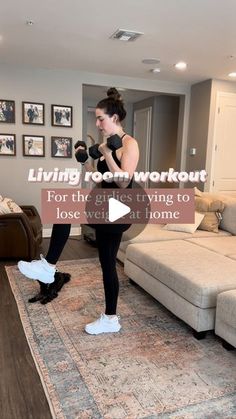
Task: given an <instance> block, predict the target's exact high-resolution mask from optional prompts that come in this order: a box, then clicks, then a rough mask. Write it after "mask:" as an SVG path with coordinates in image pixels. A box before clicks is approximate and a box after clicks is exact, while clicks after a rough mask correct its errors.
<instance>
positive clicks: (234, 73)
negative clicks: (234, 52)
mask: <svg viewBox="0 0 236 419" xmlns="http://www.w3.org/2000/svg"><path fill="white" fill-rule="evenodd" d="M228 76H229V77H236V71H233V72H232V73H229V74H228Z"/></svg>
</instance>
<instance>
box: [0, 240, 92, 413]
mask: <svg viewBox="0 0 236 419" xmlns="http://www.w3.org/2000/svg"><path fill="white" fill-rule="evenodd" d="M48 244H49V239H44V241H43V247H42V253H43V254H46V251H47V248H48ZM96 256H97V249H96V248H95V247H93V246H91V245H90V244H88V243H87V242H85V241H84V240H81V239H80V238H79V237H76V238H75V237H74V238H70V239H69V240H68V242H67V244H66V247H65V249H64V251H63V254H62V256H61V258H60V260H72V259H84V258H89V257H96ZM15 264H16V261H10V262H9V261H5V262H4V261H0V417H1V419H51V414H50V410H49V407H48V402H47V399H46V397H45V394H44V390H43V387H42V384H41V381H40V378H39V375H38V372H37V370H36V367H35V364H34V361H33V358H32V356H31V352H30V349H29V347H28V344H27V341H26V338H25V334H24V331H23V328H22V325H21V321H20V318H19V314H18V310H17V306H16V302H15V299H14V296H13V294H12V292H11V288H10V285H9V283H8V279H7V276H6V272H5V269H4V266H5V265H15Z"/></svg>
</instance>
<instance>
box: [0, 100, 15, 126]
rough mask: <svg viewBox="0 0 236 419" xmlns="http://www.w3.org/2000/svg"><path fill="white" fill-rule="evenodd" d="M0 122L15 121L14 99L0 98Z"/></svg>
mask: <svg viewBox="0 0 236 419" xmlns="http://www.w3.org/2000/svg"><path fill="white" fill-rule="evenodd" d="M0 122H5V123H7V124H14V123H15V101H14V100H7V99H0Z"/></svg>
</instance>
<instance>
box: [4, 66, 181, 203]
mask: <svg viewBox="0 0 236 419" xmlns="http://www.w3.org/2000/svg"><path fill="white" fill-rule="evenodd" d="M83 84H89V85H99V86H107V85H110V86H116V85H118V86H123V87H124V88H130V89H134V90H144V91H150V92H153V91H157V92H166V93H169V94H183V95H186V97H187V98H188V97H189V86H188V85H187V83H186V84H183V83H181V84H180V83H179V84H178V83H169V82H163V81H156V80H155V81H154V80H145V79H134V78H130V77H122V76H115V75H114V76H111V75H106V74H95V73H85V72H77V71H68V70H46V69H35V68H34V69H30V68H28V67H20V66H19V67H16V66H14V67H13V66H7V65H0V91H1V99H9V100H15V104H16V123H15V124H3V123H2V124H0V125H1V127H0V132H1V133H3V134H7V133H10V134H16V144H17V150H16V153H17V155H16V156H15V157H7V156H4V157H3V156H0V194H1V195H3V196H9V197H11V198H13V199H14V200H15V201H16V202H17V203H19V204H34V205H35V206H36V207H37V208H38V210H39V211H40V210H41V200H40V194H41V189H42V188H48V187H58V188H60V187H67V186H66V185H65V184H58V183H55V184H51V183H50V184H49V183H45V182H44V183H29V182H28V172H29V169H30V168H35V169H38V168H39V167H43V168H44V170H47V171H51V170H53V169H54V168H55V167H57V168H59V169H60V170H64V169H65V168H73V167H78V164H77V162H76V161H75V160H74V158H72V159H64V158H63V159H58V158H51V143H50V137H51V136H68V137H72V138H73V139H77V138H82V107H83V104H82V87H83ZM22 101H33V102H42V103H44V104H45V114H46V115H45V116H46V121H45V125H44V126H33V125H23V124H22V115H21V102H22ZM51 104H61V105H71V106H73V111H74V114H73V128H61V127H52V126H51V112H50V108H51ZM129 113H130V114H131V112H129ZM187 113H188V107H186V108H185V115H186V114H187ZM186 126H187V121H186V123H185V127H186ZM23 134H32V135H33V134H35V135H45V138H46V155H45V157H44V158H40V157H32V156H31V157H23V155H22V135H23ZM184 141H186V135H184Z"/></svg>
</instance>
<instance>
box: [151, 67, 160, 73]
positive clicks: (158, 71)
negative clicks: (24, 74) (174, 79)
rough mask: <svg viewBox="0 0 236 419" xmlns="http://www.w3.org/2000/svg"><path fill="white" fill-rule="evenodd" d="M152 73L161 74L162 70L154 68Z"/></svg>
mask: <svg viewBox="0 0 236 419" xmlns="http://www.w3.org/2000/svg"><path fill="white" fill-rule="evenodd" d="M150 71H151V72H152V73H160V72H161V69H160V68H158V67H157V68H152V69H151V70H150Z"/></svg>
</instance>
